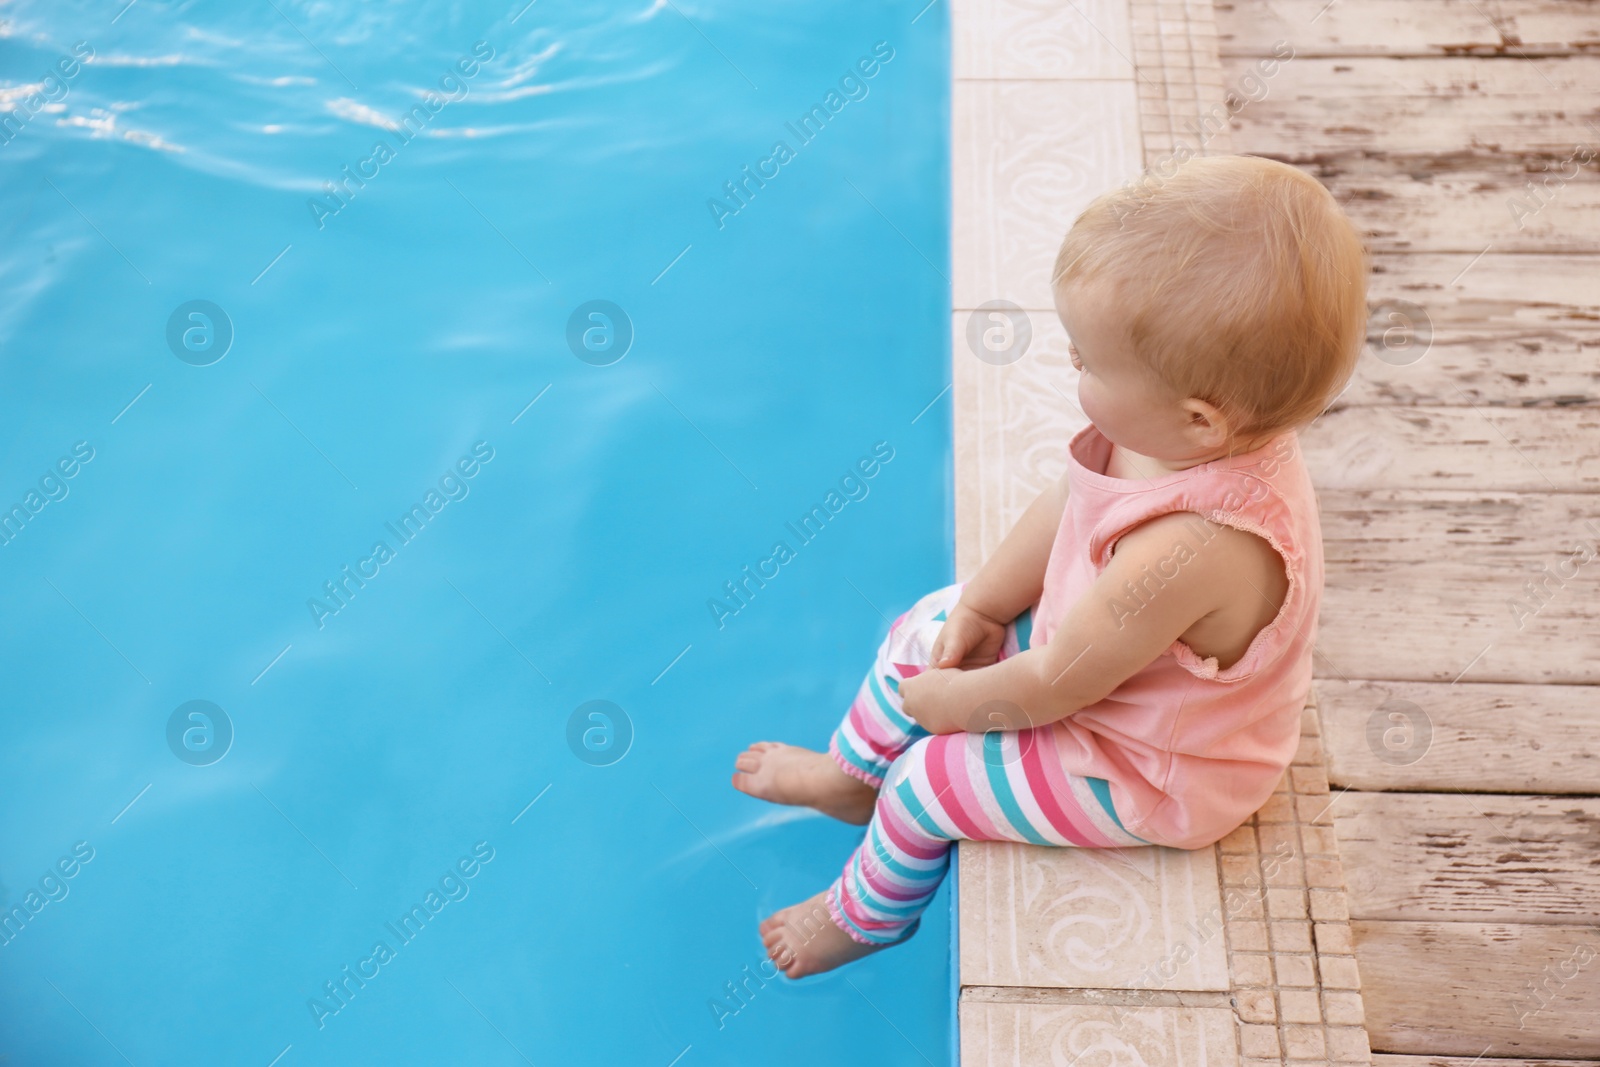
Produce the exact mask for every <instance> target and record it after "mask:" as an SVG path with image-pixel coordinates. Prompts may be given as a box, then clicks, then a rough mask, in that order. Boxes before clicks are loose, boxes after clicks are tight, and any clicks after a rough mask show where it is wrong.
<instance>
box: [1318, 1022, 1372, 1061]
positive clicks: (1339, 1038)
mask: <svg viewBox="0 0 1600 1067" xmlns="http://www.w3.org/2000/svg"><path fill="white" fill-rule="evenodd" d="M1327 1038H1328V1058H1329V1059H1332V1060H1337V1061H1338V1062H1340V1063H1371V1062H1372V1049H1371V1047H1370V1046H1369V1045H1368V1043H1367V1032H1366V1031H1365V1030H1363V1029H1362V1028H1360V1027H1359V1026H1333V1027H1329V1028H1328V1031H1327Z"/></svg>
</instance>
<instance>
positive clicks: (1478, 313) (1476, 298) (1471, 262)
mask: <svg viewBox="0 0 1600 1067" xmlns="http://www.w3.org/2000/svg"><path fill="white" fill-rule="evenodd" d="M1597 267H1600V264H1597V262H1596V260H1595V258H1594V257H1593V256H1586V255H1521V254H1515V253H1502V252H1498V251H1495V250H1493V249H1491V250H1489V251H1483V250H1481V249H1480V250H1479V251H1478V252H1474V253H1470V254H1469V253H1466V252H1460V253H1455V254H1436V253H1426V254H1422V253H1419V254H1405V253H1376V254H1374V255H1373V257H1372V276H1371V277H1370V279H1369V280H1368V286H1367V303H1368V306H1370V307H1373V308H1378V307H1380V306H1381V305H1384V304H1388V303H1391V302H1394V301H1407V302H1409V303H1411V304H1415V305H1416V306H1417V307H1420V308H1421V309H1422V312H1423V313H1425V319H1424V321H1427V322H1429V323H1431V324H1432V325H1431V328H1432V329H1444V328H1448V329H1455V330H1473V331H1487V330H1499V331H1508V332H1509V331H1514V330H1518V329H1523V330H1526V329H1550V328H1558V329H1572V328H1579V327H1588V328H1593V327H1594V326H1595V324H1596V323H1600V269H1597Z"/></svg>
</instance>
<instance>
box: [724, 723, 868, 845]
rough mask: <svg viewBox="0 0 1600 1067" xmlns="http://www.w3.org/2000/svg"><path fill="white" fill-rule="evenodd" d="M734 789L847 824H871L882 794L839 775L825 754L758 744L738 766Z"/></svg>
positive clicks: (750, 749)
mask: <svg viewBox="0 0 1600 1067" xmlns="http://www.w3.org/2000/svg"><path fill="white" fill-rule="evenodd" d="M734 768H735V772H734V775H733V787H734V788H735V789H737V790H739V791H740V792H742V793H749V794H750V795H751V796H753V797H760V798H761V799H762V800H770V801H772V802H773V803H774V804H800V805H804V806H805V807H808V808H815V809H817V810H818V811H820V812H822V814H824V815H831V816H833V817H834V818H835V819H839V820H841V821H843V822H847V823H853V824H854V825H856V826H864V825H866V824H867V823H868V822H871V821H872V806H873V804H875V803H876V802H877V799H878V791H877V790H876V789H874V788H872V787H871V786H870V785H868V784H867V783H866V782H863V781H860V780H859V779H856V778H852V777H850V776H849V775H848V774H846V773H844V771H842V770H840V769H839V765H838V764H837V763H835V762H833V757H832V756H830V755H828V754H827V753H826V752H813V751H812V750H811V749H809V748H799V747H797V746H795V745H784V744H780V743H778V742H776V741H757V742H756V743H755V744H753V745H751V746H750V747H749V748H747V749H745V750H744V751H743V752H741V753H740V754H739V758H738V759H737V760H735V761H734Z"/></svg>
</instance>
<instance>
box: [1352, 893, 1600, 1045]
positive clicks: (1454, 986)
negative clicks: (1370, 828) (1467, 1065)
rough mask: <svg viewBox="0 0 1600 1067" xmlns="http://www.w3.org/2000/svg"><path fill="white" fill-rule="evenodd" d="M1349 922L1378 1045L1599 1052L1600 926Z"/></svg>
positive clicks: (1372, 1033) (1369, 1026) (1369, 1022)
mask: <svg viewBox="0 0 1600 1067" xmlns="http://www.w3.org/2000/svg"><path fill="white" fill-rule="evenodd" d="M1350 930H1351V935H1352V938H1353V939H1354V942H1355V948H1356V955H1357V957H1358V958H1359V960H1360V965H1361V986H1362V1000H1363V1003H1364V1004H1365V1008H1366V1020H1367V1033H1368V1035H1369V1036H1370V1037H1371V1040H1372V1048H1373V1051H1375V1052H1377V1051H1404V1052H1413V1053H1433V1054H1441V1055H1448V1056H1465V1057H1473V1056H1478V1055H1481V1054H1483V1053H1484V1051H1485V1049H1486V1048H1487V1049H1489V1050H1490V1051H1492V1052H1493V1053H1495V1054H1498V1055H1500V1056H1523V1057H1530V1056H1554V1057H1563V1058H1572V1057H1594V1056H1596V1055H1600V1012H1596V1011H1595V1010H1594V1006H1595V1004H1596V1003H1600V927H1596V926H1592V925H1585V926H1550V925H1538V926H1533V925H1517V924H1505V923H1467V922H1444V923H1439V922H1387V921H1371V920H1361V921H1356V922H1352V923H1351V924H1350ZM1584 960H1586V962H1578V961H1584Z"/></svg>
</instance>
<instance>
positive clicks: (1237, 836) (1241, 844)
mask: <svg viewBox="0 0 1600 1067" xmlns="http://www.w3.org/2000/svg"><path fill="white" fill-rule="evenodd" d="M1217 847H1218V848H1219V849H1221V850H1222V851H1223V852H1224V853H1246V854H1253V853H1254V852H1255V851H1256V828H1255V827H1253V826H1241V827H1239V828H1238V829H1237V830H1235V831H1234V832H1233V833H1231V834H1229V835H1228V836H1227V837H1224V838H1223V839H1222V840H1221V841H1218V842H1217Z"/></svg>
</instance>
